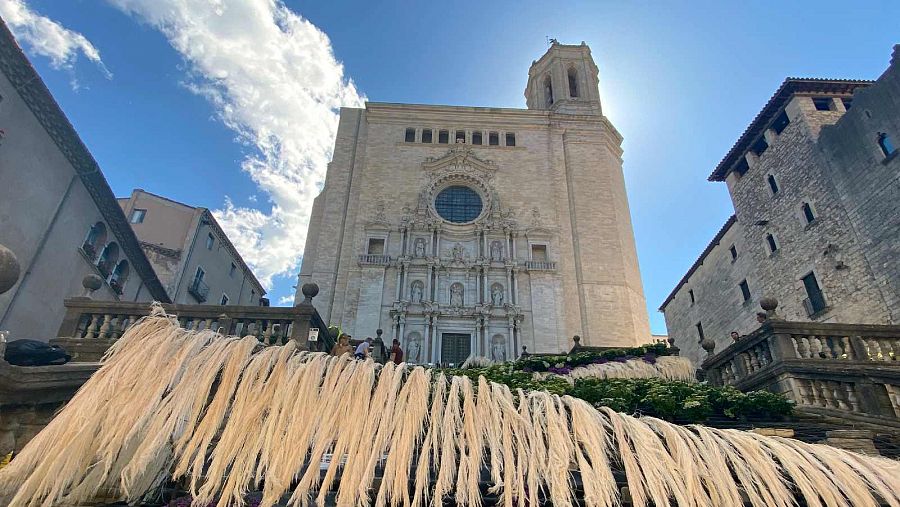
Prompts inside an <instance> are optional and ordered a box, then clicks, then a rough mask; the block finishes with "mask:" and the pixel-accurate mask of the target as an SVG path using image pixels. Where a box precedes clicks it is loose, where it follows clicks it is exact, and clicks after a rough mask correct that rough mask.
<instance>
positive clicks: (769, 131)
mask: <svg viewBox="0 0 900 507" xmlns="http://www.w3.org/2000/svg"><path fill="white" fill-rule="evenodd" d="M898 140H900V46H895V48H894V57H893V59H892V61H891V65H890V67H889V68H888V69H887V70H886V71H885V72H884V74H882V75H881V77H879V78H878V80H876V81H856V80H832V79H795V78H789V79H787V80H785V81H784V83H783V84H782V85H781V87H780V88H779V89H778V90H777V91H776V92H775V94H774V95H773V97H772V98H771V99H770V100H769V102H768V103H767V104H766V105H765V107H764V108H763V109H762V111H761V112H760V113H759V114H758V115H757V117H756V118H755V119H754V120H753V122H752V123H751V124H750V126H749V127H748V128H747V130H746V131H745V132H744V133H743V135H741V137H740V139H738V141H737V143H736V144H735V145H734V147H732V148H731V150H730V151H729V152H728V154H727V155H726V156H725V158H724V159H723V160H722V162H720V163H719V165H718V166H717V167H716V169H715V170H714V171H713V173H712V174H711V175H710V177H709V180H710V181H724V182H725V183H726V185H727V186H728V191H729V193H730V194H731V199H732V202H733V205H734V210H735V214H734V216H732V217H731V218H730V219H729V220H728V221H727V222H726V223H725V225H724V226H723V227H722V229H721V230H720V231H719V233H718V234H717V235H716V236H715V237H714V238H713V240H712V242H711V243H710V244H709V245H708V246H707V248H706V249H705V250H704V251H703V253H702V254H701V255H700V258H699V259H697V261H696V262H695V263H694V264H693V265H692V266H691V268H690V269H689V270H688V272H687V274H686V275H685V276H684V277H683V278H682V279H681V281H679V282H678V284H677V286H676V287H675V289H674V290H673V291H672V293H671V294H670V295H669V296H668V297H667V298H666V300H665V301H664V302H663V304H662V306H661V307H660V311H662V312H664V314H665V318H666V325H667V327H668V331H669V335H670V336H671V337H674V339H675V343H676V344H677V345H678V346H679V347H680V348H681V349H682V350H683V351H684V354H686V355H688V356H689V357H691V358H692V359H694V360H695V361H697V362H699V360H701V359H702V358H703V357H705V353H703V352H702V351H701V350H700V347H699V342H700V341H701V340H702V339H703V338H704V337H709V338H712V339H714V340H715V341H716V342H717V347H718V348H719V349H721V348H722V347H723V346H725V345H727V344H728V343H729V342H730V341H731V339H730V337H729V334H730V332H731V331H737V332H738V333H740V334H746V333H749V332H750V331H751V330H753V329H755V328H756V327H757V322H756V315H755V314H756V312H757V311H758V310H759V304H758V303H759V299H760V298H761V297H763V296H774V297H775V298H777V299H778V301H779V303H780V306H779V309H778V313H779V314H780V316H782V317H784V318H787V319H789V320H801V321H802V320H809V321H817V322H841V323H858V324H896V323H898V322H900V156H898V149H897V148H898Z"/></svg>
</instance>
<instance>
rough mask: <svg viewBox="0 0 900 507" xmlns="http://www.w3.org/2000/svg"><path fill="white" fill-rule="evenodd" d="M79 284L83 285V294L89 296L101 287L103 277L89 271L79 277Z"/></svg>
mask: <svg viewBox="0 0 900 507" xmlns="http://www.w3.org/2000/svg"><path fill="white" fill-rule="evenodd" d="M81 286H82V287H84V295H85V296H87V297H91V294H93V293H94V291H95V290H97V289H99V288H100V287H103V279H102V278H100V276H99V275H95V274H93V273H91V274H89V275H86V276H85V277H84V278H82V279H81Z"/></svg>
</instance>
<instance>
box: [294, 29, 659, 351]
mask: <svg viewBox="0 0 900 507" xmlns="http://www.w3.org/2000/svg"><path fill="white" fill-rule="evenodd" d="M525 96H526V104H527V109H505V108H484V107H456V106H434V105H419V104H390V103H375V102H369V103H367V104H366V107H365V109H350V108H345V109H342V110H341V114H340V125H339V128H338V133H337V139H336V141H335V147H334V156H333V159H332V161H331V163H330V164H329V165H328V171H327V175H326V180H325V185H324V187H323V190H322V192H321V194H320V195H319V196H318V197H317V198H316V199H315V201H314V204H313V209H312V217H311V220H310V225H309V234H308V237H307V240H306V249H305V254H304V257H303V263H302V266H301V269H300V275H299V281H300V283H301V284H303V283H307V282H315V283H317V284H318V285H319V287H320V288H321V292H320V293H319V296H318V297H317V298H316V299H315V305H316V307H317V309H318V311H319V312H320V313H321V315H322V317H323V318H324V319H325V321H326V322H329V323H331V324H334V325H339V326H340V327H341V328H342V329H343V330H344V332H348V333H350V334H352V335H353V336H354V338H357V339H358V338H364V337H366V336H373V337H374V336H375V332H376V330H377V329H383V330H384V338H385V340H386V341H389V340H390V339H392V338H399V339H400V341H401V343H402V346H403V348H404V350H405V351H406V355H407V359H408V360H409V361H411V362H418V363H443V364H449V363H452V364H459V363H461V362H463V361H464V360H465V359H466V358H467V357H469V356H485V357H488V358H491V359H494V360H506V359H512V358H515V357H517V356H518V355H519V354H520V353H521V351H522V347H523V346H527V350H528V352H530V353H557V352H560V351H563V350H568V349H569V348H570V347H571V346H572V338H573V336H575V335H578V336H580V337H581V338H582V339H581V343H582V344H583V345H591V346H621V345H635V344H639V343H645V342H648V341H649V339H650V330H649V323H648V317H647V309H646V304H645V301H644V294H643V289H642V286H641V279H640V271H639V268H638V261H637V254H636V252H635V245H634V235H633V232H632V227H631V218H630V215H629V209H628V200H627V197H626V194H625V183H624V179H623V175H622V158H621V157H622V149H621V143H622V137H621V135H619V133H618V132H617V131H616V129H615V127H613V125H612V124H611V123H610V122H609V120H608V119H607V118H606V117H605V116H603V112H602V108H601V104H600V96H599V90H598V70H597V67H596V65H595V64H594V61H593V59H592V57H591V51H590V48H588V46H587V45H585V44H584V43H582V44H581V45H564V44H559V43H556V42H554V43H553V44H552V45H551V47H550V49H549V50H548V51H547V53H546V54H545V55H544V56H542V57H541V58H540V59H539V60H537V61H535V62H533V63H532V65H531V68H530V70H529V72H528V84H527V86H526V89H525ZM299 297H300V298H302V296H299Z"/></svg>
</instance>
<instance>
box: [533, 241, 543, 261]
mask: <svg viewBox="0 0 900 507" xmlns="http://www.w3.org/2000/svg"><path fill="white" fill-rule="evenodd" d="M531 260H533V261H535V262H547V245H531Z"/></svg>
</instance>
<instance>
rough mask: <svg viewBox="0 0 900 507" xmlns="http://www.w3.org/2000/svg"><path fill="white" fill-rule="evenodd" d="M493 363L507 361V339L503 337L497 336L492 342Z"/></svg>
mask: <svg viewBox="0 0 900 507" xmlns="http://www.w3.org/2000/svg"><path fill="white" fill-rule="evenodd" d="M491 361H495V362H498V363H502V362H504V361H506V339H505V338H504V337H503V335H499V334H495V335H494V338H493V339H492V340H491Z"/></svg>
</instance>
